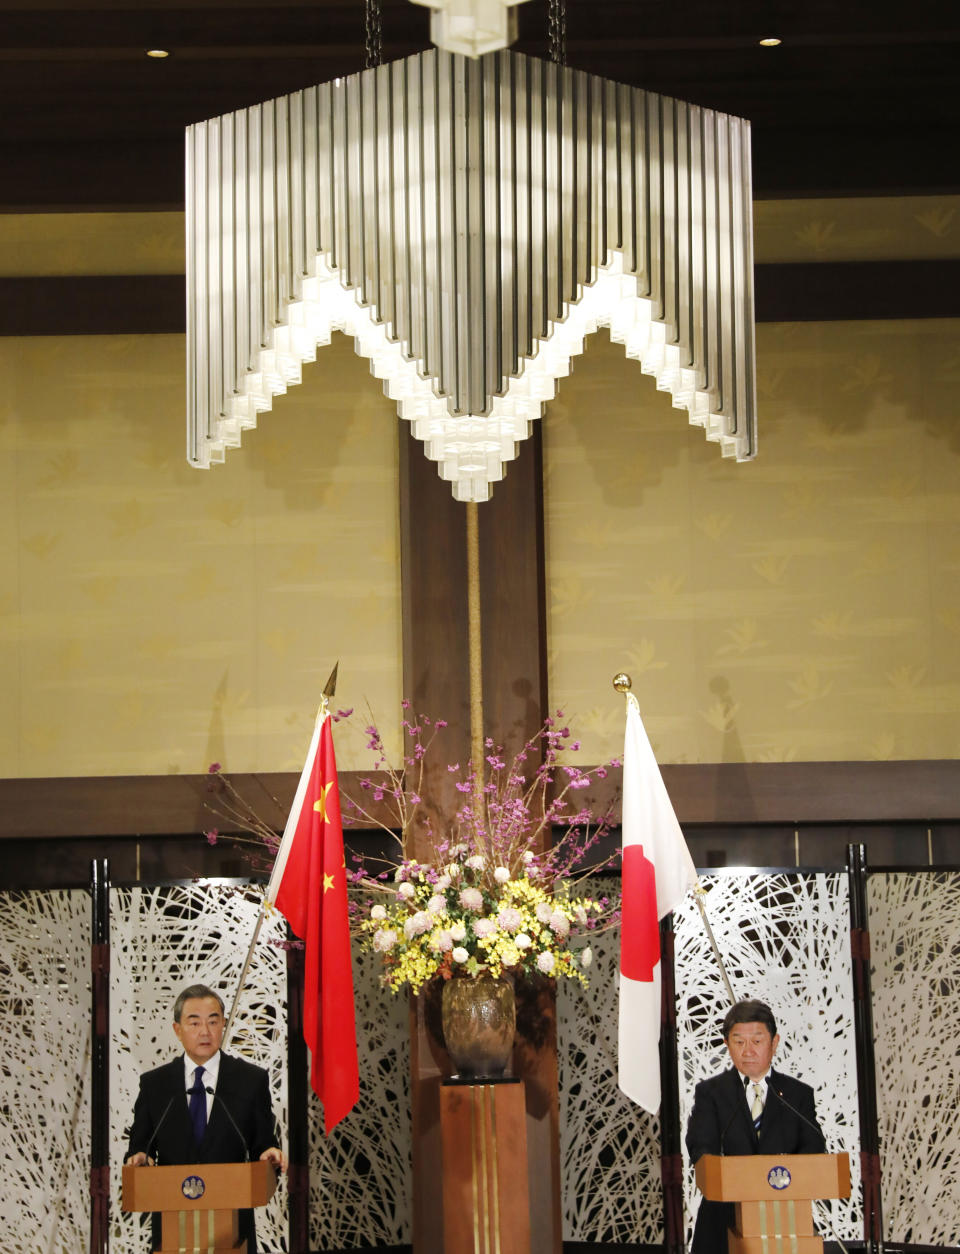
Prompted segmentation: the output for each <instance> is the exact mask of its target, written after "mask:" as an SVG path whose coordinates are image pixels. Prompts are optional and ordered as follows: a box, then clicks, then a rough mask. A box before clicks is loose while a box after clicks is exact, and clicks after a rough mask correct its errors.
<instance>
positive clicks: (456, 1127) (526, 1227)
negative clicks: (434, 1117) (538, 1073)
mask: <svg viewBox="0 0 960 1254" xmlns="http://www.w3.org/2000/svg"><path fill="white" fill-rule="evenodd" d="M440 1125H441V1129H442V1141H443V1163H444V1173H443V1237H444V1241H443V1246H444V1254H530V1199H529V1191H528V1187H527V1137H526V1127H525V1120H524V1101H523V1085H522V1084H510V1083H506V1082H500V1083H496V1084H449V1083H448V1084H444V1085H442V1086H441V1089H440Z"/></svg>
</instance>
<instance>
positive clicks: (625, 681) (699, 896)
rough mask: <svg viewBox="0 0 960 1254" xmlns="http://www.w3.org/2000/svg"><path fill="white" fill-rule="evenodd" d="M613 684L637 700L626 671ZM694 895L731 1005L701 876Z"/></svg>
mask: <svg viewBox="0 0 960 1254" xmlns="http://www.w3.org/2000/svg"><path fill="white" fill-rule="evenodd" d="M613 686H614V688H616V690H617V692H619V693H622V694H623V696H624V697H625V698H626V699H627V701H636V697H635V696H634V695H633V693H632V691H631V689H632V688H633V680H632V679H631V678H630V676H629V675H627V674H626V673H625V672H624V671H620V672H619V674H617V675H614V677H613ZM693 895H694V898H695V900H696V903H697V909H698V910H699V911H700V918H701V920H702V922H703V927H704V931H705V932H706V933H707V939H708V940H709V942H710V948H711V949H712V950H713V956H714V957H715V958H716V960H717V966H718V967H719V968H720V975H721V977H722V978H723V983H724V985H725V986H726V990H727V994H728V996H729V998H730V1005H731V1006H733V1005H736V1001H737V999H736V997H735V995H734V992H733V985H732V984H731V983H730V977H729V976H728V975H727V968H726V965H725V964H724V961H723V958H722V957H721V956H720V950H719V948H718V946H717V940H716V937H715V936H714V934H713V928H712V927H711V926H710V920H709V919H708V918H707V911H706V907H705V906H704V904H703V898H704V897H705V896H706V889H705V888H704V887H703V885H702V884H701V882H700V880H699V878H698V879H697V883H696V887H695V888H694V890H693Z"/></svg>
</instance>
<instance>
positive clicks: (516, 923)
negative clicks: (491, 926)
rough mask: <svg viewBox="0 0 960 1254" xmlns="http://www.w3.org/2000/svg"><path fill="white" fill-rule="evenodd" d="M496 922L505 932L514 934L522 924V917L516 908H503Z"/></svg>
mask: <svg viewBox="0 0 960 1254" xmlns="http://www.w3.org/2000/svg"><path fill="white" fill-rule="evenodd" d="M497 922H498V923H499V924H500V926H501V927H502V928H503V930H504V931H505V932H516V931H519V929H520V925H521V923H523V915H522V914H521V913H520V911H519V910H518V909H517V908H516V906H504V907H503V909H502V910H501V911H500V913H499V914H498V915H497Z"/></svg>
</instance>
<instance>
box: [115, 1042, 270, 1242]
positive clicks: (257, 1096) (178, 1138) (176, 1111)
mask: <svg viewBox="0 0 960 1254" xmlns="http://www.w3.org/2000/svg"><path fill="white" fill-rule="evenodd" d="M228 1111H229V1114H228V1113H227V1112H228ZM230 1115H232V1116H233V1121H234V1123H235V1124H236V1125H237V1127H236V1128H234V1126H233V1124H232V1123H231V1122H230ZM238 1130H239V1131H238ZM241 1137H242V1139H241ZM277 1144H279V1141H278V1139H277V1130H276V1124H275V1123H274V1118H273V1109H272V1107H271V1104H270V1085H269V1076H268V1075H267V1073H266V1071H264V1070H263V1068H262V1067H255V1066H254V1065H253V1064H252V1063H249V1062H245V1061H244V1060H243V1059H242V1058H232V1057H231V1056H230V1055H229V1054H223V1053H222V1054H221V1055H220V1071H219V1074H218V1076H217V1089H216V1096H215V1097H214V1099H213V1106H212V1108H211V1111H210V1118H209V1120H208V1122H207V1130H206V1132H205V1133H204V1136H203V1140H202V1141H201V1142H200V1144H199V1145H198V1144H197V1142H196V1139H195V1138H194V1135H193V1125H192V1124H191V1122H190V1113H189V1110H188V1108H187V1096H186V1085H185V1083H184V1070H183V1055H182V1054H181V1055H180V1056H179V1057H178V1058H175V1059H174V1060H173V1062H168V1063H166V1064H165V1065H164V1066H162V1067H157V1069H156V1070H155V1071H147V1072H145V1073H144V1074H143V1075H142V1076H141V1077H140V1092H139V1093H138V1094H137V1100H136V1104H135V1105H134V1108H133V1126H132V1127H131V1129H130V1143H129V1146H128V1148H127V1157H129V1156H130V1155H131V1154H136V1153H139V1152H140V1151H141V1150H142V1151H143V1152H144V1153H145V1154H148V1155H149V1156H150V1157H151V1158H153V1159H155V1160H156V1161H157V1162H158V1163H163V1164H167V1163H242V1162H244V1161H245V1158H246V1156H247V1155H249V1158H250V1161H251V1162H255V1161H256V1160H257V1159H258V1158H259V1157H260V1155H261V1154H262V1153H263V1151H264V1150H265V1149H269V1148H270V1146H271V1145H277ZM154 1226H155V1228H156V1227H157V1224H156V1223H155V1225H154ZM240 1235H241V1236H242V1237H243V1236H245V1237H246V1238H247V1240H248V1242H249V1251H250V1254H255V1251H256V1234H255V1231H254V1225H253V1211H250V1210H247V1211H241V1212H240ZM155 1241H156V1245H155V1247H154V1248H159V1245H160V1241H159V1232H157V1233H156V1236H155Z"/></svg>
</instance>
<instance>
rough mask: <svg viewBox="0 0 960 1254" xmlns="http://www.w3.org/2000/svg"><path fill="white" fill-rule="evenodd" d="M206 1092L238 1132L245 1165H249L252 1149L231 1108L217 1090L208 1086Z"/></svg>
mask: <svg viewBox="0 0 960 1254" xmlns="http://www.w3.org/2000/svg"><path fill="white" fill-rule="evenodd" d="M206 1091H207V1092H208V1093H209V1094H210V1096H211V1097H212V1098H213V1100H214V1101H215V1102H219V1103H220V1105H221V1106H222V1107H223V1109H224V1111H225V1113H226V1116H227V1118H228V1119H229V1120H230V1126H231V1127H232V1128H233V1130H234V1132H236V1134H237V1136H238V1137H239V1138H240V1144H241V1145H242V1146H243V1161H244V1162H245V1163H248V1162H249V1161H250V1147H249V1146H248V1145H247V1138H246V1137H245V1136H244V1135H243V1133H242V1132H241V1131H240V1129H239V1127H238V1126H237V1121H236V1119H234V1117H233V1115H232V1114H231V1113H230V1107H229V1106H228V1105H227V1103H226V1102H225V1101H224V1100H223V1098H222V1097H221V1096H220V1094H219V1093H218V1092H217V1090H216V1089H213V1088H211V1087H210V1086H209V1085H207V1090H206Z"/></svg>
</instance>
